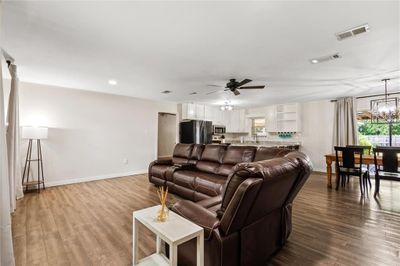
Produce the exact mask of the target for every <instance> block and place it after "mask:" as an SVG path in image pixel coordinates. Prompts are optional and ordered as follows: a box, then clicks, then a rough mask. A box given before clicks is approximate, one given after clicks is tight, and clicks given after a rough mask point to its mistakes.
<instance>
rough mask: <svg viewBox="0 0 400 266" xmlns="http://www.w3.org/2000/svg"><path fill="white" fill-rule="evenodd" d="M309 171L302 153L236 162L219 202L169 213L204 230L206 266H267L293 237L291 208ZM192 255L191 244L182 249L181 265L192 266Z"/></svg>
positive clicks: (182, 205) (185, 203) (181, 204)
mask: <svg viewBox="0 0 400 266" xmlns="http://www.w3.org/2000/svg"><path fill="white" fill-rule="evenodd" d="M311 171H312V166H311V162H310V160H309V159H308V157H307V156H306V155H304V154H303V153H301V152H290V153H288V154H286V155H284V156H283V157H281V158H274V159H270V160H264V161H258V162H251V163H240V164H238V165H236V166H235V167H234V169H233V172H232V174H231V175H230V176H229V180H228V182H227V185H226V188H225V190H224V193H223V195H222V201H221V197H215V198H210V199H207V200H202V201H199V202H196V203H195V202H192V201H189V200H181V201H178V202H177V203H175V204H174V205H173V206H172V207H171V209H172V210H173V211H174V212H176V213H178V214H180V215H181V216H183V217H185V218H186V219H189V220H191V221H192V222H194V223H196V224H198V225H200V226H201V227H203V228H204V237H205V243H204V250H205V251H204V261H205V265H207V266H216V265H218V266H219V265H223V266H225V265H226V266H228V265H229V266H236V265H243V266H252V265H254V266H256V265H257V266H258V265H266V264H267V261H268V259H269V258H270V257H271V256H272V255H273V254H274V253H275V252H277V251H278V250H279V249H280V248H281V247H282V246H283V245H284V244H285V242H286V240H287V239H288V237H289V235H290V233H291V230H292V203H293V200H294V198H295V197H296V195H297V193H298V192H299V190H300V189H301V187H302V186H303V185H304V183H305V182H306V180H307V178H308V177H309V175H310V173H311ZM219 202H221V203H219ZM195 252H196V245H195V241H189V242H187V243H184V244H182V245H180V246H179V247H178V261H179V265H186V266H189V265H195V261H194V259H195V258H196V256H195V254H196V253H195Z"/></svg>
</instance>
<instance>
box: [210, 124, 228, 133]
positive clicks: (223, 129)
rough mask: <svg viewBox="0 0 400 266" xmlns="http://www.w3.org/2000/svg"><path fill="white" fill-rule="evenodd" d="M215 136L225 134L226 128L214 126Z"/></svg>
mask: <svg viewBox="0 0 400 266" xmlns="http://www.w3.org/2000/svg"><path fill="white" fill-rule="evenodd" d="M213 134H214V135H218V134H225V126H221V125H213Z"/></svg>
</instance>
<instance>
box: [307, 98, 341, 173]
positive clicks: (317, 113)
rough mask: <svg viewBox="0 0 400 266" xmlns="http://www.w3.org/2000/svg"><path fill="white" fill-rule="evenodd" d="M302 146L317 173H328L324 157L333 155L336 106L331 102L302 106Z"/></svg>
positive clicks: (309, 103) (318, 102) (308, 103)
mask: <svg viewBox="0 0 400 266" xmlns="http://www.w3.org/2000/svg"><path fill="white" fill-rule="evenodd" d="M301 112H302V113H301V119H302V121H301V122H302V133H301V139H302V145H301V151H302V152H304V153H305V154H307V155H308V156H309V157H310V158H311V161H312V163H313V165H314V170H315V171H322V172H326V164H325V157H324V155H325V154H327V153H332V147H333V146H332V145H333V117H334V104H333V103H331V102H330V101H329V100H325V101H315V102H306V103H302V104H301Z"/></svg>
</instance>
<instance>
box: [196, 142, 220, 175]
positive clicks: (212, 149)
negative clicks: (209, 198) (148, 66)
mask: <svg viewBox="0 0 400 266" xmlns="http://www.w3.org/2000/svg"><path fill="white" fill-rule="evenodd" d="M225 149H226V146H224V145H213V144H209V145H206V146H205V147H204V151H203V153H202V154H201V158H200V161H198V162H197V164H196V168H197V169H198V170H200V171H203V172H207V173H217V172H218V168H219V166H220V164H221V162H222V157H223V156H224V153H225Z"/></svg>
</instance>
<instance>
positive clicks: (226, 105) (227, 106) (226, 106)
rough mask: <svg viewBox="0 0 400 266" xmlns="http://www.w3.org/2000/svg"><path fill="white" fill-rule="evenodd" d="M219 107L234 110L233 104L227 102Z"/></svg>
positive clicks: (224, 109)
mask: <svg viewBox="0 0 400 266" xmlns="http://www.w3.org/2000/svg"><path fill="white" fill-rule="evenodd" d="M219 109H220V110H221V111H232V110H233V105H230V104H228V103H226V104H225V105H221V106H220V107H219Z"/></svg>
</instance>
